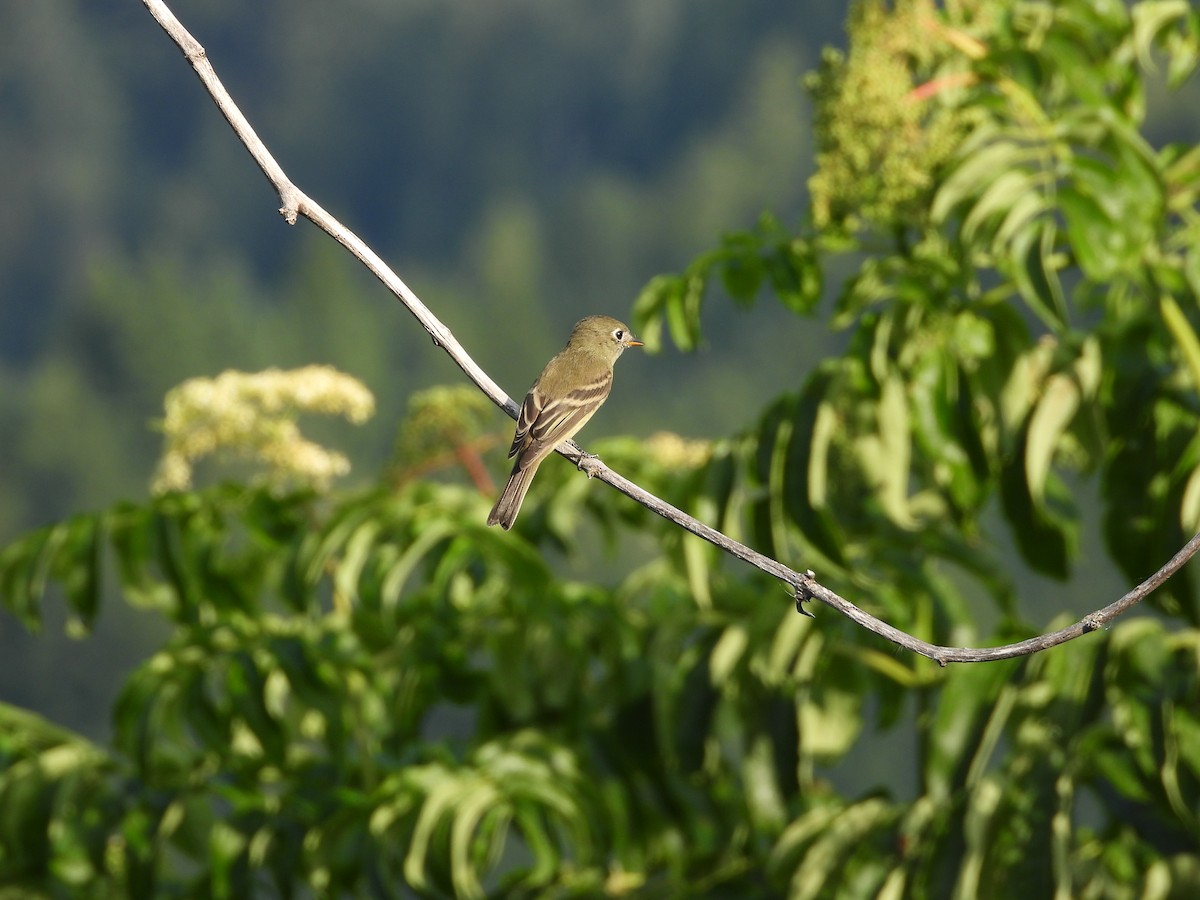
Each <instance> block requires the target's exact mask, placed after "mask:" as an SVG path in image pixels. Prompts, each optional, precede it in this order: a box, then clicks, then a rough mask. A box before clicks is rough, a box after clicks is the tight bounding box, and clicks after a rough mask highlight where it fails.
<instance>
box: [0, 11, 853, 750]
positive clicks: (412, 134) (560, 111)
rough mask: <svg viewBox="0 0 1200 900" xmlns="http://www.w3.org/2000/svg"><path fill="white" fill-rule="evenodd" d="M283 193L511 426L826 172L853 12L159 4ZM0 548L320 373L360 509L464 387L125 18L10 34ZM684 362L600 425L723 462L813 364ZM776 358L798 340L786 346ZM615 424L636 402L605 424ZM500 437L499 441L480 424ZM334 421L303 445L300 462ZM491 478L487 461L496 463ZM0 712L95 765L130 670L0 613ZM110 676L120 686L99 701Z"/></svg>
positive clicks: (2, 115)
mask: <svg viewBox="0 0 1200 900" xmlns="http://www.w3.org/2000/svg"><path fill="white" fill-rule="evenodd" d="M174 6H175V12H176V14H177V15H178V16H179V17H180V19H181V20H182V21H183V22H184V24H185V25H186V26H187V27H188V28H189V29H190V30H192V32H193V34H195V35H196V36H197V38H198V39H199V40H200V41H201V42H202V43H203V44H204V46H205V49H206V50H207V52H208V54H209V57H210V59H211V60H212V61H213V63H214V65H215V66H216V68H217V72H218V74H219V75H220V77H221V78H222V80H223V81H224V83H225V84H226V87H227V88H228V89H229V90H230V92H231V93H232V94H233V96H234V98H235V100H236V101H237V102H238V103H239V104H240V105H241V107H242V109H243V111H244V112H245V113H246V115H247V116H248V117H249V119H250V121H251V122H252V123H253V125H254V127H255V128H256V129H257V130H258V132H259V134H260V136H261V137H262V138H263V139H264V140H265V141H266V143H267V146H268V147H269V148H270V149H271V151H272V153H274V155H275V157H276V158H277V159H278V160H279V161H280V163H281V164H282V165H283V167H284V169H285V170H286V171H287V172H288V174H289V175H290V176H291V177H292V179H293V180H294V181H295V182H296V183H297V184H298V185H300V187H301V188H302V189H303V190H305V191H306V192H307V193H308V194H309V195H310V196H312V197H313V198H315V199H316V200H317V201H318V202H320V203H321V204H322V205H323V206H325V208H326V209H328V210H330V211H331V212H332V213H333V214H334V215H336V216H338V217H339V218H341V219H342V221H343V222H344V223H346V224H347V225H348V226H349V227H351V228H352V229H354V230H355V231H356V232H357V233H358V234H359V236H360V237H362V238H363V239H364V240H366V241H367V242H368V243H369V244H371V246H372V247H373V248H374V249H375V250H376V251H377V252H379V253H380V255H381V256H383V258H384V259H385V260H387V261H388V262H389V263H390V264H391V265H392V267H393V268H394V269H395V270H396V271H397V272H398V273H399V274H400V276H401V277H402V278H404V279H405V280H406V281H407V282H408V284H409V285H410V286H411V287H413V288H414V290H416V291H417V293H418V294H419V295H420V296H421V297H422V298H423V299H424V300H425V302H426V303H428V304H429V305H430V306H432V307H433V309H434V310H435V312H436V313H437V314H438V315H439V316H441V317H442V320H443V321H444V322H445V323H446V324H447V325H448V326H449V327H450V328H451V329H452V330H453V331H454V333H455V334H456V336H457V337H458V338H459V339H460V340H461V341H462V342H463V344H464V345H465V346H466V347H467V348H468V350H469V352H471V353H472V354H473V355H474V356H475V359H476V360H477V361H478V362H479V363H480V364H481V365H482V366H484V368H485V369H487V370H488V371H489V372H490V373H491V374H492V376H493V377H494V378H496V379H497V381H499V383H500V384H502V385H503V386H505V388H506V389H507V390H508V391H509V393H510V394H512V395H513V396H515V397H517V398H518V399H519V398H520V396H521V395H522V394H523V392H524V391H525V389H526V388H527V387H528V384H529V382H530V381H531V380H532V378H533V376H534V375H535V374H536V372H537V370H538V368H539V367H540V366H541V364H542V362H543V361H544V360H545V359H548V358H549V357H550V355H551V354H553V353H554V352H555V351H556V350H557V349H558V347H559V346H561V343H562V341H563V339H564V337H565V335H566V333H567V332H568V331H569V329H570V327H571V325H572V324H573V323H574V322H575V321H576V319H578V318H579V317H580V316H581V315H584V314H586V313H589V312H606V313H610V314H613V315H616V316H621V317H627V316H628V315H629V311H630V307H631V305H632V303H633V299H634V297H636V295H637V293H638V291H639V290H640V288H641V287H642V285H643V284H644V283H645V282H646V281H647V280H648V279H649V278H650V277H651V276H653V275H655V274H656V273H658V272H660V271H663V270H668V269H677V268H680V267H682V266H683V265H685V264H686V263H687V262H688V261H689V260H690V259H691V257H692V256H694V255H695V254H696V253H698V252H700V251H701V250H703V249H705V248H706V247H708V246H710V245H711V244H713V243H714V242H715V241H716V240H717V238H718V237H719V236H720V234H721V233H722V232H723V231H725V230H729V229H733V228H741V227H748V226H750V225H752V224H753V222H754V220H755V219H756V218H757V216H758V215H759V213H760V212H762V211H763V210H766V209H769V210H771V211H773V212H775V213H776V214H777V215H779V216H781V217H782V218H783V219H785V220H789V219H794V218H796V217H798V216H799V214H800V212H801V210H802V209H803V206H804V201H805V179H806V177H807V174H808V173H809V172H810V170H811V167H812V148H811V146H810V142H809V138H808V127H809V126H808V121H809V118H810V111H809V108H808V101H807V98H806V96H805V94H804V91H803V89H802V87H801V83H800V81H801V77H802V76H803V74H804V73H805V72H806V71H807V70H809V69H811V68H813V67H814V66H815V64H816V60H817V58H818V55H819V50H820V47H821V46H822V45H824V44H838V43H844V34H843V32H842V29H843V27H844V19H845V12H846V4H845V3H843V2H806V3H790V4H780V3H777V2H769V0H745V2H743V0H739V2H728V0H699V2H695V0H656V2H654V3H643V2H640V0H590V2H582V3H569V4H565V3H561V2H555V0H517V2H506V3H497V4H479V3H475V2H470V0H452V2H432V0H415V2H395V3H392V2H351V3H349V4H338V5H331V4H329V3H325V2H317V0H299V2H292V0H289V2H286V3H283V2H276V3H268V4H254V5H246V4H242V3H235V2H220V0H218V2H205V3H187V2H182V3H177V4H175V5H174ZM0 35H2V37H0V42H2V45H3V49H2V52H0V197H3V203H2V204H0V296H2V297H3V298H4V302H3V303H2V304H0V434H3V435H5V439H4V441H3V446H2V447H0V546H2V545H4V544H6V543H8V542H9V541H11V540H12V539H13V538H15V537H16V536H17V535H18V534H19V533H21V532H22V531H23V530H26V529H28V528H29V527H32V526H36V525H43V524H46V523H49V522H53V521H56V520H58V519H60V518H62V517H63V516H64V515H67V514H69V513H71V512H76V511H80V510H85V509H92V508H96V507H100V506H103V505H106V504H109V503H111V502H114V501H116V500H118V499H122V498H130V499H136V498H140V497H143V496H145V494H146V490H147V485H148V482H149V479H150V476H151V474H152V472H153V467H154V462H155V460H156V458H157V456H158V454H159V452H160V450H161V438H160V436H159V435H158V434H157V433H156V432H155V431H154V430H153V428H152V423H153V421H154V420H155V419H156V418H158V417H160V416H161V414H162V400H163V396H164V394H165V393H166V392H167V390H168V389H170V388H171V387H172V386H174V385H176V384H178V383H179V382H181V381H183V380H184V379H186V378H190V377H193V376H200V375H216V374H217V373H218V372H220V371H222V370H224V369H227V368H237V369H243V370H248V371H256V370H259V369H263V368H266V367H269V366H280V367H293V366H299V365H304V364H307V363H314V362H319V363H329V364H332V365H334V366H336V367H337V368H339V369H341V370H343V371H345V372H348V373H350V374H352V375H355V376H356V377H358V378H360V379H362V380H363V381H364V382H365V383H366V384H367V385H368V386H369V387H370V388H371V390H372V391H374V393H375V394H376V401H377V404H378V411H377V414H376V416H375V417H374V419H373V420H372V421H371V422H369V423H368V424H367V425H366V426H365V427H362V428H359V429H354V428H351V427H350V426H341V427H339V428H337V429H336V430H335V431H332V432H327V434H328V436H329V437H330V439H331V442H332V443H334V444H336V445H337V446H339V447H341V448H343V449H346V450H347V452H349V453H350V455H351V458H352V460H353V463H354V474H353V475H352V476H351V480H352V481H353V480H355V479H357V480H359V481H365V480H370V479H372V478H373V477H375V476H376V475H377V473H378V471H379V468H380V466H381V465H382V464H383V463H384V462H385V460H386V459H387V457H388V454H389V453H390V451H391V447H392V443H393V440H394V437H395V428H396V425H397V423H398V422H399V420H400V419H401V417H402V415H403V413H404V410H405V404H406V401H407V399H408V398H409V397H410V396H411V394H412V393H413V391H415V390H417V389H419V388H423V387H427V386H429V385H432V384H438V383H456V382H459V381H460V375H459V373H458V371H457V369H456V368H455V367H454V366H453V364H452V363H450V362H449V360H448V359H447V357H446V356H445V355H444V354H443V353H442V352H441V351H439V350H437V349H436V348H434V347H433V346H432V344H431V342H430V341H429V340H428V338H427V336H426V335H425V333H424V331H423V330H422V329H421V328H420V327H419V326H417V325H416V323H415V322H414V321H413V320H412V319H411V318H410V317H409V316H408V315H407V313H405V312H404V311H403V309H402V308H401V307H400V305H399V304H397V303H396V302H394V301H393V300H391V298H390V297H389V296H388V295H387V294H386V292H385V291H384V290H383V289H382V288H381V287H380V286H379V285H378V284H377V283H376V282H375V281H374V280H373V279H371V278H370V277H369V276H367V275H366V274H365V273H364V272H363V270H362V269H361V267H360V266H359V265H358V264H357V263H356V262H355V261H354V260H353V259H352V258H351V257H350V256H349V255H348V254H346V253H345V252H344V251H343V250H342V249H341V248H340V247H338V246H336V245H335V244H334V243H333V242H332V241H330V240H328V239H327V238H326V237H324V236H323V235H320V234H318V233H317V232H316V231H315V230H314V229H312V228H311V226H309V225H307V224H306V223H303V222H301V223H300V224H299V225H297V226H296V227H295V228H288V227H287V226H286V225H284V224H283V223H282V220H281V219H280V217H279V215H278V214H277V213H276V212H275V209H276V207H277V206H278V203H277V198H276V197H275V196H274V194H273V192H272V191H271V190H270V188H269V186H268V185H267V183H266V181H265V180H264V179H263V178H262V176H261V175H260V174H259V172H258V170H257V168H256V167H255V166H254V165H253V162H252V160H251V159H250V158H249V156H248V155H247V154H246V152H245V150H244V149H243V148H242V146H241V145H240V144H239V143H238V142H237V141H236V139H235V137H234V136H233V133H232V132H231V131H230V129H229V127H228V125H226V123H225V121H224V119H222V118H221V117H220V115H219V114H218V113H217V112H216V110H215V108H214V107H213V106H212V103H211V101H210V100H209V98H208V96H207V95H206V94H205V93H204V91H203V90H202V88H201V87H200V85H199V84H198V83H197V82H196V80H195V76H194V74H193V73H192V71H191V69H190V67H189V66H188V65H187V64H186V62H185V61H184V60H182V59H181V57H180V55H179V53H178V51H177V50H176V48H175V47H174V46H173V45H172V44H171V43H170V41H169V40H168V39H167V38H166V37H165V35H163V34H162V33H161V31H160V30H159V28H158V27H157V25H156V24H155V23H154V21H153V20H152V19H151V18H150V16H149V15H148V14H147V13H146V11H145V9H144V7H143V6H142V5H141V4H140V3H136V2H128V3H121V4H102V5H99V6H98V5H96V4H90V3H83V2H71V0H49V2H46V3H37V4H20V3H18V4H5V5H4V7H3V8H2V9H0ZM711 318H712V324H713V331H712V333H713V334H715V335H719V336H720V337H719V338H716V339H714V340H713V341H712V342H711V345H710V346H708V347H706V348H705V350H706V352H704V353H702V354H700V355H697V356H695V357H693V358H690V359H689V358H683V357H678V356H677V355H675V354H674V353H673V352H671V353H669V354H667V355H666V356H665V357H664V356H660V357H657V358H648V359H644V360H637V361H636V363H635V364H634V365H628V366H625V367H624V368H623V371H622V372H621V373H620V390H619V391H618V394H617V398H616V400H617V402H614V403H613V404H612V407H611V408H610V409H608V410H606V411H605V413H604V414H602V415H601V416H599V417H598V418H597V419H596V421H595V422H593V423H592V424H591V425H590V426H589V429H588V431H589V435H590V436H591V437H592V439H594V438H595V437H596V436H597V435H603V434H606V433H627V434H633V435H643V436H644V435H647V434H650V433H651V432H653V431H655V430H658V429H663V428H666V429H672V430H676V431H679V432H681V433H683V434H686V435H692V436H698V437H717V436H721V435H727V434H731V433H733V432H735V431H737V430H739V429H743V428H746V427H749V426H750V425H751V424H752V416H753V415H754V414H755V413H756V411H757V409H758V408H759V404H760V401H761V398H762V397H764V396H768V395H770V394H771V393H773V392H775V391H777V390H778V389H779V387H780V386H784V385H789V384H797V383H799V380H800V377H801V375H802V374H803V373H804V372H806V371H808V370H809V369H810V368H811V366H812V365H813V363H814V360H815V359H816V358H818V357H819V355H820V352H821V351H820V348H821V347H822V346H823V343H824V341H826V340H827V339H828V338H827V336H826V335H824V334H823V333H821V332H820V331H819V330H817V329H812V328H808V327H805V326H803V325H801V324H798V323H796V322H795V321H794V320H793V321H789V318H790V317H788V316H787V315H786V313H784V312H783V311H782V310H779V309H778V308H776V306H775V305H773V304H772V305H764V306H762V307H760V308H759V309H758V310H756V311H755V313H754V315H753V316H752V317H751V316H744V315H738V314H737V313H735V312H734V311H733V310H732V309H731V308H730V307H728V306H713V308H712V310H711ZM785 322H786V323H787V327H782V326H783V324H784V323H785ZM622 396H623V397H624V398H625V399H624V400H621V399H620V398H621V397H622ZM495 421H496V428H497V430H498V431H507V430H508V429H509V427H510V426H509V424H508V421H507V420H506V419H505V418H504V417H503V416H502V414H501V413H499V412H497V413H496V414H495ZM322 424H323V423H319V422H318V423H316V428H317V431H318V433H320V429H321V427H322ZM495 456H496V462H497V468H500V464H499V459H500V454H499V452H497V453H496V454H495ZM0 615H3V616H5V618H3V619H0V622H2V623H3V625H2V626H0V655H2V656H3V657H4V658H5V659H6V660H9V661H10V664H9V665H6V666H4V667H3V671H2V672H0V697H3V698H5V699H7V700H9V701H11V702H15V703H18V704H20V705H25V706H29V707H32V708H35V709H40V710H42V711H44V712H46V713H47V714H48V715H50V717H51V718H53V719H55V720H56V721H60V722H63V723H65V724H69V725H72V726H75V727H78V728H80V729H82V730H83V731H84V733H87V734H91V735H97V736H99V735H102V734H105V733H107V729H108V723H107V721H106V718H107V706H108V702H107V700H108V699H110V698H109V697H108V696H107V695H104V696H103V697H97V696H96V693H97V692H98V691H100V690H102V689H103V688H104V687H106V686H108V687H109V688H111V689H114V690H115V685H116V680H117V679H118V678H119V677H120V675H122V674H124V671H125V669H124V666H125V663H126V662H127V661H131V660H134V659H137V658H138V657H139V656H140V655H141V654H140V653H139V652H137V651H136V650H135V649H133V648H132V647H129V646H124V647H122V645H126V644H130V643H132V644H133V645H134V646H135V647H136V646H144V645H145V643H146V642H148V641H150V640H153V639H154V635H153V634H152V635H150V636H148V637H145V638H143V637H142V636H141V632H140V629H146V628H149V629H153V628H154V624H153V622H143V621H140V620H139V619H138V618H137V617H136V615H135V614H132V613H130V612H129V611H128V610H118V609H114V610H111V615H110V616H106V617H105V618H103V619H102V621H101V622H100V623H99V629H98V634H97V635H96V636H95V637H94V638H92V639H91V640H89V641H86V642H83V643H82V644H79V643H74V642H69V643H66V642H64V641H63V640H62V639H55V637H54V636H55V635H56V634H59V633H61V631H60V629H56V628H55V627H53V625H50V626H48V627H47V629H46V631H47V633H46V634H45V635H43V636H42V637H41V638H39V639H38V640H36V641H34V640H32V639H30V638H29V636H28V635H27V634H25V633H24V632H23V631H22V630H21V629H20V628H18V627H16V626H15V624H14V623H12V621H11V620H8V619H7V616H6V615H5V614H3V613H0ZM114 668H115V669H116V671H114Z"/></svg>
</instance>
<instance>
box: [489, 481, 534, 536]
mask: <svg viewBox="0 0 1200 900" xmlns="http://www.w3.org/2000/svg"><path fill="white" fill-rule="evenodd" d="M537 468H538V467H537V466H536V465H534V466H530V467H529V468H527V469H517V468H516V467H514V468H513V470H512V474H511V475H509V476H508V483H507V484H505V485H504V490H502V491H501V492H500V499H499V500H497V501H496V505H495V506H493V507H492V512H491V515H489V516H488V520H487V523H488V524H489V525H497V524H498V525H499V526H500V527H501V528H503V529H504V530H505V531H508V529H510V528H512V526H513V522H515V521H516V520H517V513H519V512H520V511H521V502H522V501H523V500H524V499H525V492H526V491H527V490H529V483H530V482H531V481H533V474H534V472H536V471H537Z"/></svg>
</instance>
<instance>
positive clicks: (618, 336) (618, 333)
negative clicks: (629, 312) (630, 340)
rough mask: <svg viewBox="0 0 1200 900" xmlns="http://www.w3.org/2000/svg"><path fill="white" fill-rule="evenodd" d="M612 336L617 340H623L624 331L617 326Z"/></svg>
mask: <svg viewBox="0 0 1200 900" xmlns="http://www.w3.org/2000/svg"><path fill="white" fill-rule="evenodd" d="M613 337H615V338H616V339H617V340H618V341H620V340H624V339H625V332H624V331H622V330H621V329H620V328H618V329H617V330H616V331H614V332H613Z"/></svg>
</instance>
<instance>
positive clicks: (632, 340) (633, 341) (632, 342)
mask: <svg viewBox="0 0 1200 900" xmlns="http://www.w3.org/2000/svg"><path fill="white" fill-rule="evenodd" d="M625 346H626V347H645V346H646V345H645V344H644V343H643V342H642V341H639V340H638V339H637V338H630V339H629V340H627V341H626V342H625Z"/></svg>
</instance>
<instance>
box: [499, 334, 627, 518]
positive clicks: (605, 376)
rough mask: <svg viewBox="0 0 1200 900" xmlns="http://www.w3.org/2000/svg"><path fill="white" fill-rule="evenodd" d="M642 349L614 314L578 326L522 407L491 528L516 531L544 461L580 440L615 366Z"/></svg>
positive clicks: (535, 384) (609, 382)
mask: <svg viewBox="0 0 1200 900" xmlns="http://www.w3.org/2000/svg"><path fill="white" fill-rule="evenodd" d="M641 346H643V343H642V342H641V341H639V340H638V339H637V338H635V337H634V336H633V332H632V331H630V330H629V326H628V325H626V324H625V323H624V322H621V321H619V320H617V319H614V318H612V317H611V316H587V317H586V318H583V319H580V320H579V321H578V322H577V323H576V324H575V327H574V329H572V331H571V337H570V338H568V340H567V345H566V346H565V347H563V349H562V350H560V351H559V352H558V354H557V355H556V356H555V357H554V358H553V359H551V360H550V362H548V363H546V368H544V369H542V374H541V375H539V376H538V377H537V380H536V381H534V383H533V387H531V388H530V389H529V393H528V394H526V395H525V400H524V402H523V403H522V404H521V413H520V415H518V416H517V430H516V433H515V434H514V435H513V440H512V447H511V448H510V449H509V451H508V457H509V459H514V458H515V462H514V463H513V467H512V472H511V474H509V476H508V482H507V483H506V484H505V485H504V490H502V491H501V492H500V498H499V499H498V500H497V501H496V505H495V506H493V507H492V512H491V514H490V515H489V516H488V520H487V523H488V524H489V525H499V526H500V527H501V528H503V529H504V530H505V531H507V530H508V529H510V528H512V526H513V522H515V521H516V520H517V513H518V512H520V510H521V501H523V500H524V499H525V492H526V491H527V490H529V484H530V482H532V481H533V476H534V475H535V474H536V473H537V470H538V466H539V465H541V462H542V460H544V459H545V458H546V457H547V456H549V455H550V454H551V453H553V452H554V448H555V447H557V446H558V445H559V444H561V443H562V442H563V441H567V440H570V439H571V438H572V437H574V436H575V434H576V432H578V431H579V429H580V428H582V427H583V426H584V425H586V424H587V422H588V420H589V419H591V417H592V416H594V415H595V414H596V410H598V409H599V408H600V406H601V404H603V403H604V401H605V400H606V399H607V398H608V392H609V391H610V390H612V382H613V364H614V363H615V362H616V361H617V359H618V357H620V355H621V354H622V353H624V352H625V348H627V347H641Z"/></svg>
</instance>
